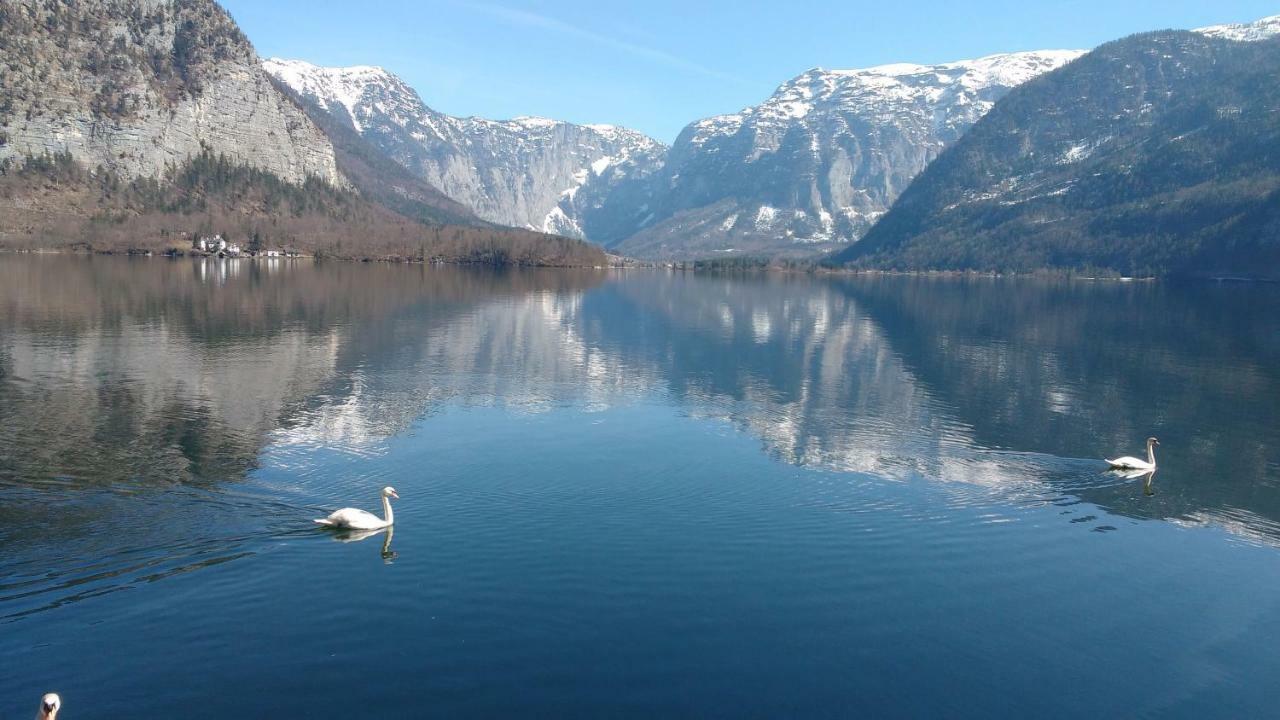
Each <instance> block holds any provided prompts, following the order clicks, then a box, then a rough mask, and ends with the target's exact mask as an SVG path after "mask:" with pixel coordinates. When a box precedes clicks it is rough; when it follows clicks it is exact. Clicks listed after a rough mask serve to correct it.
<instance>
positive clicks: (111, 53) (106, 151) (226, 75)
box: [0, 0, 343, 185]
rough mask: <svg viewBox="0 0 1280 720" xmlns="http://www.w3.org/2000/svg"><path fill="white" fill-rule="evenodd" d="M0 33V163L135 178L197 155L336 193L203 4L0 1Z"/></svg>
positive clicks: (219, 19)
mask: <svg viewBox="0 0 1280 720" xmlns="http://www.w3.org/2000/svg"><path fill="white" fill-rule="evenodd" d="M0 28H3V31H2V32H0V160H3V159H5V158H21V157H23V156H30V155H39V154H43V153H50V154H57V153H60V152H70V153H71V154H72V155H73V156H75V158H76V159H77V161H79V162H80V163H82V164H84V165H86V166H88V167H91V168H92V167H97V166H102V167H103V168H104V169H106V170H108V171H111V172H115V173H118V174H119V175H121V176H122V177H125V178H136V177H142V176H150V175H154V174H156V173H157V172H160V171H163V169H164V168H166V167H169V166H175V165H179V164H181V163H182V162H184V161H185V160H186V159H187V158H188V157H191V156H195V155H198V154H200V153H201V152H202V151H203V150H205V149H208V150H210V151H212V152H213V153H215V154H223V155H226V156H227V157H228V158H231V159H233V160H235V161H238V162H244V163H246V164H249V165H251V166H253V167H256V168H260V169H262V170H266V171H268V172H271V173H273V174H275V175H277V176H279V177H281V178H283V179H285V180H287V181H290V182H302V181H304V180H306V179H307V178H308V177H317V178H320V179H322V180H324V181H325V182H327V183H329V184H332V185H342V184H343V180H342V179H341V176H340V174H339V172H338V168H337V162H336V160H335V157H334V150H333V145H332V144H331V143H330V142H329V140H328V138H327V137H325V135H324V133H323V132H321V131H320V129H319V128H317V127H316V126H315V125H314V124H313V123H311V122H309V121H308V120H307V118H306V116H305V115H304V114H303V113H302V111H301V110H299V108H297V107H296V106H295V105H294V104H293V103H291V102H289V101H288V100H286V99H285V98H283V97H282V96H281V95H280V94H279V93H277V92H275V90H274V88H273V87H272V85H271V81H270V79H269V78H268V76H267V74H266V73H265V72H263V71H262V69H261V67H260V66H259V64H258V57H257V54H256V53H255V52H254V50H253V47H252V46H251V45H250V44H249V42H248V40H246V39H245V37H244V35H243V34H242V33H241V32H240V29H239V28H238V27H237V26H236V24H235V23H234V22H233V21H232V19H231V17H230V16H229V15H227V13H226V12H225V11H224V10H223V9H222V8H221V7H219V6H218V5H217V4H216V3H214V2H212V1H211V0H177V1H172V0H170V1H166V0H139V1H138V2H130V3H123V2H115V1H113V0H82V1H81V2H75V3H66V2H54V1H52V0H5V2H2V3H0Z"/></svg>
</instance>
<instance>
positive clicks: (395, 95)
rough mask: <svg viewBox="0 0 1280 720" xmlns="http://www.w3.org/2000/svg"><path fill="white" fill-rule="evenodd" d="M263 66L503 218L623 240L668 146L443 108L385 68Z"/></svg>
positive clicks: (605, 128) (454, 192)
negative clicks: (426, 100) (449, 111)
mask: <svg viewBox="0 0 1280 720" xmlns="http://www.w3.org/2000/svg"><path fill="white" fill-rule="evenodd" d="M263 65H264V67H265V68H266V69H267V71H268V72H270V73H271V74H272V75H274V76H275V77H276V78H278V79H279V80H281V81H282V82H284V83H285V84H287V85H289V86H290V87H291V88H293V89H294V90H295V91H297V92H298V93H299V94H300V95H303V96H304V97H307V98H310V99H312V100H314V101H315V102H316V103H317V104H319V105H320V106H321V107H322V108H324V109H325V110H327V111H328V112H329V113H330V114H332V115H334V116H335V117H338V118H340V119H343V120H344V121H346V122H348V123H350V125H351V126H352V127H353V128H354V129H355V130H356V131H358V132H359V133H360V134H361V135H362V136H364V137H365V138H366V139H368V140H370V141H371V142H372V143H373V144H374V145H375V146H376V147H378V148H379V149H381V150H382V151H383V152H386V153H387V154H388V155H390V156H391V157H392V158H394V159H395V160H396V161H397V162H399V163H400V164H402V165H404V166H405V167H406V168H408V169H409V170H410V171H412V172H414V173H415V174H417V175H418V176H420V177H422V178H423V179H425V180H427V181H428V182H429V183H431V184H432V185H434V186H436V187H437V188H440V189H441V190H442V191H443V192H444V193H445V194H446V195H448V196H450V197H451V198H453V199H455V200H457V201H458V202H461V203H463V204H464V205H466V206H468V207H470V208H471V209H473V210H474V211H475V212H476V214H477V215H479V216H480V217H482V218H484V219H486V220H490V221H493V222H497V223H501V224H504V225H512V226H515V227H527V228H531V229H534V230H542V231H546V232H552V233H557V234H562V235H568V236H572V237H581V238H587V239H590V240H595V241H597V242H601V243H609V242H611V241H614V240H617V239H621V237H622V233H625V232H627V231H629V229H631V228H633V227H634V226H635V225H636V224H637V220H636V218H635V217H633V216H634V215H636V214H637V213H641V212H642V210H641V208H643V207H644V206H645V205H646V202H645V193H646V192H647V191H648V186H647V185H645V184H644V183H643V182H641V181H642V180H643V179H644V178H645V177H647V176H648V175H650V174H652V173H653V172H655V171H656V170H658V169H659V168H660V167H661V166H662V162H663V157H664V156H665V154H666V147H665V146H664V145H662V144H661V143H659V142H657V141H656V140H654V139H652V138H650V137H647V136H645V135H643V134H641V133H638V132H635V131H633V130H628V129H625V128H619V127H615V126H611V125H574V124H572V123H566V122H560V121H556V120H548V119H545V118H535V117H520V118H515V119H513V120H503V121H496V120H486V119H482V118H458V117H452V116H449V115H445V114H444V113H440V112H437V111H435V110H432V109H431V108H430V107H428V106H427V105H426V104H425V103H424V102H423V101H422V98H421V97H419V95H418V93H417V92H415V91H414V89H413V88H411V87H409V85H407V84H406V83H405V82H404V81H403V80H401V79H400V78H399V77H397V76H395V75H393V74H392V73H389V72H387V71H386V70H383V69H382V68H377V67H369V66H356V67H347V68H325V67H317V66H315V65H312V64H310V63H307V62H302V61H299V60H280V59H276V58H272V59H270V60H266V61H265V62H264V63H263ZM646 212H647V211H646Z"/></svg>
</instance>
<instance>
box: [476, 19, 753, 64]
mask: <svg viewBox="0 0 1280 720" xmlns="http://www.w3.org/2000/svg"><path fill="white" fill-rule="evenodd" d="M458 4H459V5H460V6H462V7H465V8H468V9H470V10H474V11H476V12H480V13H484V14H486V15H489V16H490V17H494V18H497V19H499V20H502V21H503V22H507V23H510V24H512V25H518V26H521V27H526V28H532V29H535V30H546V31H549V32H554V33H559V34H561V35H565V36H568V37H574V38H578V39H579V40H586V41H587V42H590V43H594V44H596V45H600V46H602V47H606V48H610V49H612V50H616V51H618V52H623V53H627V54H628V55H632V56H635V57H638V58H642V59H644V60H648V61H650V62H654V63H658V64H660V65H666V66H668V67H671V68H675V69H677V70H683V71H686V72H691V73H696V74H698V75H702V76H704V77H709V78H714V79H716V80H727V81H729V82H743V80H742V78H740V77H737V76H736V75H731V74H729V73H726V72H722V71H720V70H716V69H715V68H709V67H707V66H706V65H702V64H700V63H696V62H694V61H692V60H689V59H687V58H682V57H680V56H678V55H672V54H671V53H669V52H667V51H665V50H659V49H657V48H653V47H648V46H646V45H640V44H637V43H634V42H630V41H628V40H624V39H622V38H619V37H613V36H609V35H604V34H602V33H598V32H595V31H592V30H587V29H586V28H581V27H578V26H577V25H571V24H569V23H567V22H564V21H563V20H559V19H557V18H553V17H549V16H547V15H540V14H538V13H534V12H529V11H527V10H517V9H515V8H508V7H503V6H501V5H491V4H488V3H475V2H460V3H458Z"/></svg>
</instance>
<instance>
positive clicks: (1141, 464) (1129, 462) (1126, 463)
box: [1107, 455, 1151, 469]
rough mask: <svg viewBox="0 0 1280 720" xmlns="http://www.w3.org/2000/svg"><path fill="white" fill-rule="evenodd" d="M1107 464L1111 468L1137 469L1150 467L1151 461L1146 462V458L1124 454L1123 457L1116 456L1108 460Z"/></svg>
mask: <svg viewBox="0 0 1280 720" xmlns="http://www.w3.org/2000/svg"><path fill="white" fill-rule="evenodd" d="M1107 464H1108V465H1110V466H1111V467H1113V468H1126V469H1130V468H1132V469H1139V468H1149V467H1151V463H1149V462H1147V461H1146V460H1142V459H1139V458H1136V457H1133V456H1132V455H1125V456H1124V457H1119V458H1116V459H1115V460H1108V461H1107Z"/></svg>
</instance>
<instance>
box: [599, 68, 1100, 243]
mask: <svg viewBox="0 0 1280 720" xmlns="http://www.w3.org/2000/svg"><path fill="white" fill-rule="evenodd" d="M1080 54H1081V53H1079V52H1076V51H1069V50H1062V51H1040V52H1026V53H1013V54H1007V55H993V56H991V57H986V58H981V59H978V60H967V61H961V62H954V63H947V64H943V65H912V64H896V65H884V66H880V67H874V68H869V69H865V70H822V69H814V70H810V71H808V72H806V73H804V74H803V75H800V76H799V77H797V78H795V79H793V80H791V81H790V82H787V83H786V84H784V85H782V86H781V87H780V88H778V90H777V92H775V93H774V95H773V96H772V97H771V98H769V99H768V100H767V101H765V102H764V103H762V104H760V105H757V106H754V107H749V108H746V109H745V110H742V111H741V112H738V113H734V114H731V115H720V116H717V117H712V118H708V119H705V120H700V121H698V122H695V123H693V124H692V125H689V126H688V127H687V128H685V130H684V131H683V132H682V133H681V134H680V137H679V138H678V139H677V140H676V142H675V144H674V145H673V146H672V148H671V152H670V154H669V156H668V159H667V163H666V166H665V168H664V169H663V170H662V172H661V174H660V176H659V177H658V178H657V185H658V187H656V188H655V190H654V195H655V197H656V198H657V200H656V202H655V204H654V207H653V210H652V212H653V216H652V218H650V224H649V225H648V226H646V227H644V228H642V229H640V231H639V232H638V234H636V235H635V236H634V237H631V238H630V239H628V240H626V241H624V242H623V243H622V244H621V245H620V246H619V249H620V250H622V251H624V252H627V253H628V254H634V255H637V256H642V257H690V256H708V255H715V254H717V253H726V252H739V253H741V252H757V253H758V252H767V253H770V254H793V255H803V254H815V253H817V252H820V251H825V250H829V249H831V248H833V247H838V246H841V245H843V244H847V243H849V242H852V241H854V240H856V239H857V238H859V237H860V236H861V235H862V234H863V233H864V232H866V231H867V229H868V228H869V227H870V226H871V225H872V224H873V223H874V222H875V220H876V219H877V218H878V217H880V215H882V214H884V212H885V211H886V210H887V209H888V207H889V205H890V204H892V202H893V200H894V199H895V198H896V197H897V196H898V194H899V193H901V192H902V191H903V189H905V188H906V186H907V184H908V183H909V182H910V181H911V179H912V178H914V177H915V176H916V175H917V174H918V173H919V172H920V171H921V170H923V169H924V168H925V166H926V165H928V164H929V162H930V161H932V160H933V159H934V158H935V157H937V155H938V153H940V152H941V151H942V149H943V148H944V147H946V146H947V145H948V144H949V143H951V142H953V141H954V140H956V139H957V138H959V137H960V135H962V134H963V133H964V132H965V131H966V130H967V129H968V128H969V127H970V126H971V125H973V123H974V122H976V121H977V120H978V118H980V117H982V116H983V115H984V114H985V113H986V112H987V111H988V110H990V109H991V106H992V105H993V104H994V103H995V101H996V100H998V99H999V98H1000V97H1002V96H1003V95H1004V94H1005V93H1007V92H1008V91H1009V90H1010V89H1012V88H1013V87H1016V86H1017V85H1020V84H1021V83H1023V82H1026V81H1027V80H1030V79H1031V78H1034V77H1036V76H1038V75H1040V74H1042V73H1045V72H1047V71H1049V70H1053V69H1055V68H1057V67H1059V66H1061V65H1063V64H1065V63H1067V62H1069V61H1070V60H1072V59H1074V58H1076V57H1078V56H1079V55H1080Z"/></svg>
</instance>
